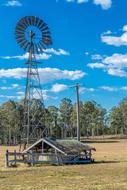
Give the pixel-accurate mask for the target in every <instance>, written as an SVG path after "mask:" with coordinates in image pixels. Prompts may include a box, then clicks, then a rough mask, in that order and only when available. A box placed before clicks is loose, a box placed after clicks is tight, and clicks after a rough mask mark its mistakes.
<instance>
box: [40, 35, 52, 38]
mask: <svg viewBox="0 0 127 190" xmlns="http://www.w3.org/2000/svg"><path fill="white" fill-rule="evenodd" d="M42 38H49V39H50V38H51V36H49V35H48V34H47V35H46V34H45V35H43V36H42Z"/></svg>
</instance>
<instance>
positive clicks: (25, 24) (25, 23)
mask: <svg viewBox="0 0 127 190" xmlns="http://www.w3.org/2000/svg"><path fill="white" fill-rule="evenodd" d="M20 22H21V23H22V24H23V25H24V26H25V29H26V28H27V27H28V25H27V22H26V20H25V18H22V19H21V21H20Z"/></svg>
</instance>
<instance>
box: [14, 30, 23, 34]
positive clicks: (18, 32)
mask: <svg viewBox="0 0 127 190" xmlns="http://www.w3.org/2000/svg"><path fill="white" fill-rule="evenodd" d="M15 34H16V35H19V34H21V35H24V32H20V31H16V32H15Z"/></svg>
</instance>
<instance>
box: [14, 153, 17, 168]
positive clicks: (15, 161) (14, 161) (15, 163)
mask: <svg viewBox="0 0 127 190" xmlns="http://www.w3.org/2000/svg"><path fill="white" fill-rule="evenodd" d="M16 160H17V159H16V150H14V165H15V166H16Z"/></svg>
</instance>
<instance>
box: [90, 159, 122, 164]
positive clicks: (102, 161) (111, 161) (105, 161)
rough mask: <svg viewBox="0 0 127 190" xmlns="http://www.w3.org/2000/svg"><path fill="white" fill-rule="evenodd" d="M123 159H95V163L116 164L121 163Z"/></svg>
mask: <svg viewBox="0 0 127 190" xmlns="http://www.w3.org/2000/svg"><path fill="white" fill-rule="evenodd" d="M120 162H121V161H118V160H117V161H115V160H100V161H95V162H94V163H93V164H115V163H120Z"/></svg>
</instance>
